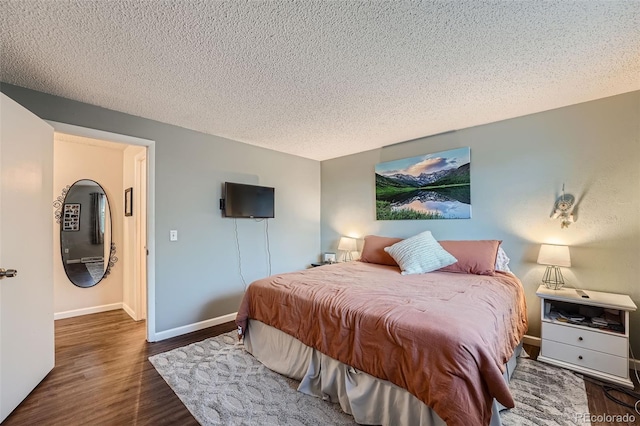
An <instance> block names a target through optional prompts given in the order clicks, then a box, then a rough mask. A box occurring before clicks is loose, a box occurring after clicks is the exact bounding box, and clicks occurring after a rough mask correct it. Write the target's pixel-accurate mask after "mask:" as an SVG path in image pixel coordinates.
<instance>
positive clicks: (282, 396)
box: [149, 332, 589, 426]
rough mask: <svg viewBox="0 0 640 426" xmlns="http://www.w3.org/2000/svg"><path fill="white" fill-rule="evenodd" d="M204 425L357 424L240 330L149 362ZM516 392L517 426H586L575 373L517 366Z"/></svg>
mask: <svg viewBox="0 0 640 426" xmlns="http://www.w3.org/2000/svg"><path fill="white" fill-rule="evenodd" d="M149 361H151V363H152V364H153V366H154V367H155V368H156V370H158V372H159V373H160V375H161V376H162V377H163V378H164V380H165V381H166V382H167V383H168V384H169V386H170V387H171V389H173V391H174V392H175V393H176V395H177V396H178V398H180V400H181V401H182V402H183V403H184V405H185V406H186V407H187V408H188V409H189V411H190V412H191V414H193V416H194V417H195V418H196V420H197V421H198V422H199V423H200V424H202V425H206V426H208V425H261V426H262V425H296V426H301V425H304V426H311V425H354V424H356V423H355V422H354V420H353V417H351V416H350V415H347V414H345V413H343V412H342V410H341V409H340V406H339V405H338V404H331V403H329V402H326V401H323V400H321V399H319V398H315V397H312V396H309V395H305V394H303V393H301V392H298V391H297V390H296V389H297V387H298V382H297V381H295V380H291V379H288V378H286V377H284V376H281V375H279V374H277V373H274V372H273V371H271V370H269V369H268V368H266V367H265V366H263V365H262V364H261V363H260V362H259V361H257V360H256V359H255V358H254V357H253V356H252V355H250V354H249V353H247V352H246V351H245V350H244V347H243V346H242V344H240V343H238V339H237V335H236V333H235V332H230V333H226V334H223V335H220V336H217V337H212V338H210V339H207V340H203V341H202V342H198V343H193V344H191V345H188V346H184V347H182V348H178V349H174V350H172V351H168V352H164V353H161V354H158V355H155V356H152V357H151V358H149ZM509 386H510V388H511V391H512V394H513V397H514V399H515V400H516V405H517V407H516V408H514V409H512V410H508V411H503V412H501V413H500V416H501V418H502V423H503V425H505V426H511V425H549V426H552V425H562V426H564V425H577V424H580V425H584V424H589V423H588V422H586V423H585V422H583V421H582V420H581V417H580V416H579V414H585V413H588V412H589V410H588V406H587V395H586V392H585V390H584V389H585V388H584V381H583V380H582V378H581V377H579V376H577V375H575V374H573V373H572V372H570V371H567V370H562V369H559V368H555V367H552V366H549V365H546V364H543V363H540V362H536V361H533V360H530V359H526V358H520V359H519V360H518V368H517V369H516V371H515V373H514V375H513V377H512V380H511V383H510V385H509Z"/></svg>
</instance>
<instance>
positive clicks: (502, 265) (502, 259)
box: [496, 246, 511, 272]
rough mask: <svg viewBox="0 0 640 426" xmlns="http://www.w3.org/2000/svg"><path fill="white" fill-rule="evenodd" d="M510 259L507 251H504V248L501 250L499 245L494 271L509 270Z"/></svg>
mask: <svg viewBox="0 0 640 426" xmlns="http://www.w3.org/2000/svg"><path fill="white" fill-rule="evenodd" d="M510 260H511V259H509V256H507V253H505V252H504V250H502V246H500V247H499V248H498V255H497V256H496V271H503V272H511V270H510V269H509V261H510Z"/></svg>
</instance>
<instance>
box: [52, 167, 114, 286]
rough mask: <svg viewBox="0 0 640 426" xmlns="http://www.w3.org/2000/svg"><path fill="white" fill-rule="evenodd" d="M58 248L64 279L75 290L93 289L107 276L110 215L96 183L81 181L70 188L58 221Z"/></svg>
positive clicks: (87, 180) (105, 196)
mask: <svg viewBox="0 0 640 426" xmlns="http://www.w3.org/2000/svg"><path fill="white" fill-rule="evenodd" d="M60 248H61V251H62V264H63V266H64V270H65V272H66V273H67V277H69V280H70V281H71V282H72V283H73V284H75V285H77V286H78V287H92V286H94V285H96V284H98V283H99V282H100V280H102V279H103V278H104V277H105V275H106V274H107V270H108V268H109V255H110V251H111V212H110V210H109V201H108V199H107V194H106V193H105V191H104V189H103V188H102V187H101V186H100V184H98V183H97V182H95V181H93V180H89V179H83V180H79V181H77V182H76V183H74V184H73V185H72V186H71V187H70V188H69V191H68V192H67V195H66V197H65V199H64V203H63V205H62V212H61V218H60Z"/></svg>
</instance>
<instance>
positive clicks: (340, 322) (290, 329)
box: [236, 253, 527, 426]
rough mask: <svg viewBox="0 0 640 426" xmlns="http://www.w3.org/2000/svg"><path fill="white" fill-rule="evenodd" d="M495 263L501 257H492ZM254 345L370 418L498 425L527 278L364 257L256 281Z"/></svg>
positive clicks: (251, 299)
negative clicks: (420, 270)
mask: <svg viewBox="0 0 640 426" xmlns="http://www.w3.org/2000/svg"><path fill="white" fill-rule="evenodd" d="M494 259H495V253H494ZM236 322H237V323H238V326H239V332H240V333H241V334H243V335H244V339H245V342H244V343H245V347H246V349H247V350H248V351H249V352H251V353H252V354H254V356H256V358H257V359H258V360H260V361H261V362H263V363H264V364H265V365H266V366H267V367H269V368H271V369H272V370H274V371H277V372H279V373H281V374H285V375H287V376H290V377H292V378H294V379H297V380H301V384H300V387H299V390H300V391H302V392H305V393H308V394H311V395H315V396H319V397H322V398H325V399H328V400H331V401H332V402H336V403H339V404H340V405H341V407H342V409H343V410H344V411H345V412H347V413H349V414H353V416H354V419H355V421H356V422H358V423H360V424H404V425H414V424H419V425H425V426H426V425H438V424H447V425H475V424H478V425H482V424H485V425H486V424H499V416H498V413H497V411H498V409H499V408H501V407H507V408H510V407H513V406H514V401H513V399H512V397H511V394H510V392H509V388H508V378H509V376H510V373H511V372H512V371H513V368H514V365H515V362H514V356H515V354H516V352H517V347H518V345H519V343H520V341H521V339H522V337H523V335H524V333H525V331H526V328H527V320H526V305H525V299H524V292H523V288H522V285H521V283H520V282H519V280H518V279H517V278H516V277H515V276H514V275H512V274H510V273H504V272H499V271H495V272H494V273H493V275H477V274H467V273H452V272H431V273H428V274H419V275H401V274H400V270H399V268H398V267H397V266H391V265H384V264H374V263H365V262H360V261H354V262H348V263H340V264H334V265H327V266H321V267H317V268H312V269H309V270H305V271H300V272H293V273H287V274H280V275H275V276H272V277H269V278H265V279H262V280H258V281H256V282H254V283H252V284H251V285H250V286H249V287H248V289H247V292H246V293H245V296H244V298H243V301H242V303H241V306H240V308H239V311H238V316H237V319H236Z"/></svg>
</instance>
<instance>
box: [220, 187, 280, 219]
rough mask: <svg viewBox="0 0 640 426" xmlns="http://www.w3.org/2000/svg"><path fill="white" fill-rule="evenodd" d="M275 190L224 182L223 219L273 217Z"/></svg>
mask: <svg viewBox="0 0 640 426" xmlns="http://www.w3.org/2000/svg"><path fill="white" fill-rule="evenodd" d="M274 195H275V189H274V188H269V187H266V186H256V185H245V184H242V183H233V182H225V183H224V199H223V200H221V201H222V202H221V208H222V211H223V213H224V216H225V217H238V218H256V219H260V218H272V217H275V208H274V207H275V202H274V198H275V197H274Z"/></svg>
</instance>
